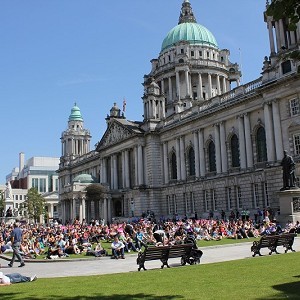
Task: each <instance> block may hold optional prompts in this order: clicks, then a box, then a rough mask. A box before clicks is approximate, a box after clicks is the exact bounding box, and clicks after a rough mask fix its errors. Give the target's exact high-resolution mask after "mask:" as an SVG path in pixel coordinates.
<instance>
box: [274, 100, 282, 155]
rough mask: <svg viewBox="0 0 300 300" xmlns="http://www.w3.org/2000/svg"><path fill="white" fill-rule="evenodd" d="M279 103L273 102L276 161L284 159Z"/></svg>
mask: <svg viewBox="0 0 300 300" xmlns="http://www.w3.org/2000/svg"><path fill="white" fill-rule="evenodd" d="M278 106H279V103H278V101H276V100H275V101H273V102H272V113H273V126H274V134H275V151H276V159H277V160H281V159H282V157H283V144H282V131H281V122H280V115H279V107H278Z"/></svg>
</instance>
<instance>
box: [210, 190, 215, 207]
mask: <svg viewBox="0 0 300 300" xmlns="http://www.w3.org/2000/svg"><path fill="white" fill-rule="evenodd" d="M210 193H211V208H212V210H213V211H215V210H217V207H216V193H215V190H210Z"/></svg>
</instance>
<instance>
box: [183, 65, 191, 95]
mask: <svg viewBox="0 0 300 300" xmlns="http://www.w3.org/2000/svg"><path fill="white" fill-rule="evenodd" d="M184 73H185V85H186V95H187V96H190V94H191V93H190V84H189V70H185V71H184Z"/></svg>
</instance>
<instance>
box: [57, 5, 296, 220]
mask: <svg viewBox="0 0 300 300" xmlns="http://www.w3.org/2000/svg"><path fill="white" fill-rule="evenodd" d="M265 22H266V24H267V28H268V38H269V41H270V55H269V56H266V57H265V60H264V62H263V70H262V73H261V76H260V77H259V78H257V79H256V80H254V81H252V82H249V83H247V84H244V85H240V77H241V72H240V68H239V65H238V64H237V63H232V62H230V59H229V51H228V50H226V49H224V50H221V49H219V47H218V44H217V41H216V39H215V38H214V36H213V34H212V33H211V32H210V31H209V30H208V29H207V28H205V27H204V26H202V25H200V24H198V23H197V21H196V18H195V15H194V13H193V10H192V5H191V3H190V1H188V0H184V1H183V3H182V7H181V11H180V17H179V22H178V25H177V26H175V27H174V28H173V29H171V30H170V32H169V33H168V34H167V36H166V38H165V39H164V41H163V43H162V48H161V52H160V53H159V56H158V58H156V59H153V60H152V61H151V63H152V69H151V71H150V73H149V74H147V75H145V76H144V84H143V85H144V95H143V97H142V99H143V107H144V115H143V120H142V121H129V120H127V119H126V118H125V116H124V115H123V114H122V113H121V110H120V109H119V108H118V107H117V105H116V104H115V105H114V106H113V107H112V109H111V111H110V114H109V115H108V116H107V118H106V122H107V130H106V132H105V133H104V135H103V137H102V139H101V140H100V141H99V142H98V143H97V145H96V147H95V150H93V151H90V149H89V140H90V133H89V132H88V130H86V129H84V126H83V119H82V116H81V112H80V110H79V108H78V107H77V106H76V105H75V106H74V107H73V109H72V111H71V115H70V118H69V122H68V130H67V131H65V132H63V134H62V137H61V141H62V156H61V159H60V167H59V171H58V173H59V181H60V192H59V193H60V203H61V207H62V212H63V221H66V220H69V219H74V218H79V219H81V220H82V219H91V218H103V219H105V220H111V219H112V218H114V217H126V218H128V217H131V216H140V215H142V213H143V212H146V211H153V212H154V214H155V215H156V216H162V215H163V216H174V215H180V216H185V215H186V216H194V214H195V212H196V213H197V215H198V216H203V217H205V216H207V214H208V213H209V212H214V213H215V214H218V213H219V212H221V210H224V211H226V212H227V213H229V212H230V211H231V210H236V209H237V210H239V211H241V210H249V211H250V212H252V213H254V212H255V211H256V210H257V208H261V209H262V208H264V207H271V208H273V209H274V210H277V209H278V207H279V201H278V195H277V192H278V191H279V189H280V187H281V185H282V170H281V165H280V163H281V159H282V157H283V151H284V150H287V151H288V153H289V154H291V155H292V156H293V157H294V160H295V162H296V170H295V172H296V175H298V176H299V175H300V164H299V161H300V101H299V98H300V84H299V83H300V76H299V61H298V60H294V59H292V58H290V57H289V56H288V54H289V53H291V52H292V51H294V50H299V45H300V26H299V24H298V27H297V30H296V31H289V30H288V28H287V25H286V21H285V20H284V19H282V20H279V21H274V20H273V19H272V18H271V17H267V16H265ZM233 86H234V88H233ZM79 175H90V178H89V179H87V177H86V176H85V180H84V181H85V182H81V181H80V180H78V176H79ZM76 177H77V179H76ZM91 183H98V184H101V185H102V186H103V187H105V193H104V196H103V199H102V200H100V201H92V200H91V199H89V201H87V199H86V194H85V187H86V186H87V185H89V184H91ZM79 186H81V187H79Z"/></svg>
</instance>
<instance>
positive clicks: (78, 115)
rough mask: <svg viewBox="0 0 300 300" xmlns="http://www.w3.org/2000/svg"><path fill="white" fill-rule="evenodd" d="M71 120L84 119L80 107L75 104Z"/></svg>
mask: <svg viewBox="0 0 300 300" xmlns="http://www.w3.org/2000/svg"><path fill="white" fill-rule="evenodd" d="M69 121H83V118H82V116H81V112H80V108H79V107H78V106H77V105H76V103H75V104H74V106H73V108H72V110H71V114H70V116H69Z"/></svg>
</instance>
